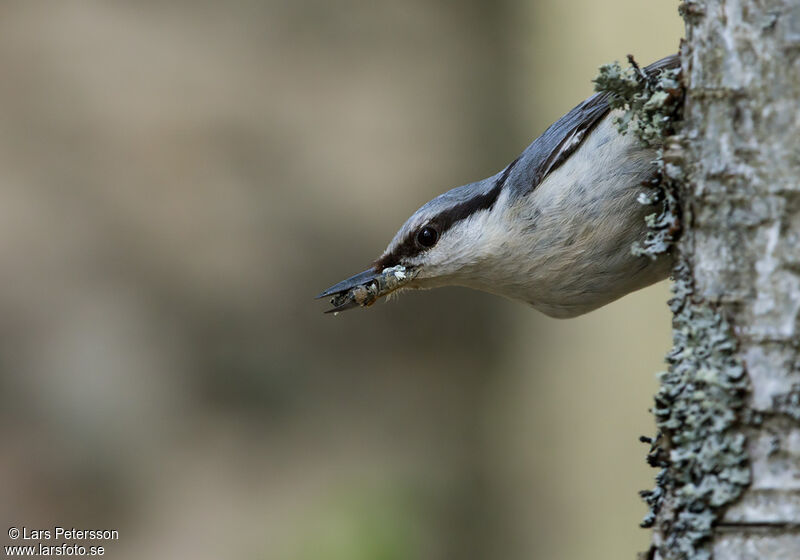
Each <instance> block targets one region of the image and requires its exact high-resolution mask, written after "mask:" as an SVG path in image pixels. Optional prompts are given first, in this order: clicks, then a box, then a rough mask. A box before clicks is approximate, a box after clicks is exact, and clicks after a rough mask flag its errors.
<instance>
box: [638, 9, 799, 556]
mask: <svg viewBox="0 0 800 560" xmlns="http://www.w3.org/2000/svg"><path fill="white" fill-rule="evenodd" d="M681 8H682V10H683V13H684V17H685V19H686V29H687V36H686V42H685V44H684V45H683V49H682V58H683V81H684V85H685V87H686V104H685V108H684V122H683V125H682V127H681V129H680V134H679V136H678V137H677V138H676V139H675V140H674V141H673V142H672V144H671V148H670V149H668V150H667V152H666V155H665V160H666V161H667V166H668V168H669V167H670V166H672V170H671V172H670V170H669V169H668V173H667V174H668V175H672V176H673V177H674V178H676V179H677V178H680V179H681V182H682V185H683V187H682V191H681V197H680V198H681V208H682V224H683V235H682V237H681V239H680V241H679V243H678V247H677V249H678V264H677V266H676V271H675V277H676V278H675V279H676V298H675V300H673V303H672V305H673V311H674V312H675V325H674V327H675V347H674V348H673V351H672V353H671V354H670V356H669V363H670V371H669V372H667V373H666V374H664V376H663V378H662V389H661V392H660V393H659V396H658V397H657V399H656V409H655V413H656V417H657V420H658V423H659V427H660V428H661V431H662V433H663V436H664V440H663V443H662V444H661V446H662V448H663V449H661V450H660V451H657V452H655V453H654V455H653V457H652V462H653V463H654V464H657V465H659V466H661V467H664V469H663V471H662V473H661V474H660V475H659V486H658V487H657V489H656V491H655V492H654V493H651V496H650V498H649V499H648V501H650V502H651V504H653V505H654V506H655V507H654V510H655V514H656V515H655V518H654V522H655V527H654V539H653V544H654V546H653V549H652V550H651V555H652V556H653V557H655V558H664V559H678V558H680V559H695V558H709V557H713V558H714V559H715V560H729V559H737V560H739V559H746V560H750V559H752V560H756V559H758V560H770V559H786V560H790V559H800V2H798V1H790V0H785V1H780V0H764V1H760V2H751V1H748V0H726V1H723V0H707V1H698V2H685V3H684V4H683V5H682V6H681Z"/></svg>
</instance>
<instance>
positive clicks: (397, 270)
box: [317, 266, 416, 313]
mask: <svg viewBox="0 0 800 560" xmlns="http://www.w3.org/2000/svg"><path fill="white" fill-rule="evenodd" d="M414 276H416V272H415V271H413V270H412V269H409V268H406V267H405V266H392V267H389V268H384V269H383V270H381V271H376V270H375V269H373V268H369V269H367V270H365V271H364V272H360V273H358V274H356V275H355V276H352V277H350V278H348V279H347V280H343V281H342V282H339V283H338V284H335V285H333V286H331V287H330V288H328V289H327V290H325V291H324V292H322V293H321V294H319V295H318V296H317V299H319V298H324V297H330V298H331V305H333V309H329V310H328V311H326V312H325V313H338V312H339V311H346V310H347V309H353V308H354V307H368V306H370V305H372V304H373V303H375V301H376V300H377V299H378V298H381V297H383V296H385V295H387V294H390V293H392V292H393V291H395V290H397V289H398V288H400V287H402V286H404V285H405V284H407V283H408V282H409V281H411V279H413V278H414Z"/></svg>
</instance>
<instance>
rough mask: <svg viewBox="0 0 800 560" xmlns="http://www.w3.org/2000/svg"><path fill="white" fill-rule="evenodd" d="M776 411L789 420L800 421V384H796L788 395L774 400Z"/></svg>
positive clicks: (783, 394) (780, 395) (777, 396)
mask: <svg viewBox="0 0 800 560" xmlns="http://www.w3.org/2000/svg"><path fill="white" fill-rule="evenodd" d="M773 406H774V407H775V410H776V411H777V412H779V413H781V414H785V415H787V416H788V417H789V418H793V419H794V420H797V421H800V383H795V384H794V385H792V386H791V388H790V389H789V390H788V391H787V392H786V393H781V394H779V395H776V396H775V397H774V398H773Z"/></svg>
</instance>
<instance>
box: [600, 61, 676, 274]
mask: <svg viewBox="0 0 800 560" xmlns="http://www.w3.org/2000/svg"><path fill="white" fill-rule="evenodd" d="M628 61H629V63H630V66H629V67H628V68H626V69H623V68H622V67H621V66H620V65H619V63H618V62H614V63H612V64H606V65H604V66H602V67H601V68H600V73H599V75H598V76H597V78H595V80H594V82H595V89H596V90H597V91H599V92H604V93H607V94H609V106H610V107H611V108H612V109H620V110H622V112H621V113H620V114H619V115H617V116H615V117H614V121H615V123H616V125H617V129H618V130H619V131H620V133H621V134H627V133H628V132H631V131H633V134H635V135H636V137H637V138H638V139H639V141H640V142H641V143H642V144H643V145H644V146H648V147H656V148H657V152H656V159H655V161H654V162H653V164H654V178H653V180H652V181H651V182H650V183H649V185H647V186H649V187H650V192H649V193H646V194H643V195H642V196H640V197H639V202H640V203H641V204H644V205H653V206H657V207H658V210H656V211H655V212H654V213H652V214H650V215H648V216H647V217H646V221H647V227H648V233H647V235H646V237H645V239H644V240H642V241H641V242H637V243H635V244H634V245H633V246H632V247H631V252H632V253H633V254H634V255H637V256H647V257H649V258H651V259H656V258H658V257H659V256H660V255H663V254H666V253H668V252H669V251H670V250H671V248H672V246H673V245H674V244H675V241H676V240H677V238H678V236H679V235H680V231H681V225H680V224H681V221H680V211H679V210H680V205H679V204H678V198H677V183H678V182H679V181H680V179H681V177H680V173H681V172H680V170H681V167H680V165H675V164H674V162H672V161H670V158H671V159H673V160H674V159H676V158H677V159H680V154H679V151H677V150H675V149H674V148H668V149H666V150H665V146H666V140H667V139H668V138H670V137H672V136H673V135H674V133H675V129H676V123H677V122H678V121H679V120H680V118H681V108H682V101H683V89H682V86H681V83H680V69H679V68H669V69H663V70H660V71H657V72H652V71H646V70H645V71H643V70H642V69H641V68H640V67H639V65H638V64H637V63H636V61H635V60H634V59H633V57H632V56H630V55H628ZM674 146H677V144H674ZM668 153H669V154H671V156H669V157H668Z"/></svg>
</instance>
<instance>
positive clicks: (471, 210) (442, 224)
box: [374, 158, 519, 270]
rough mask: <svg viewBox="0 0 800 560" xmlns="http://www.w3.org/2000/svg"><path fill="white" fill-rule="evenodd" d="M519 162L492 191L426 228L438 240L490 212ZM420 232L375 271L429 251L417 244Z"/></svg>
mask: <svg viewBox="0 0 800 560" xmlns="http://www.w3.org/2000/svg"><path fill="white" fill-rule="evenodd" d="M518 161H519V158H517V159H515V160H514V161H512V162H511V163H510V164H509V165H508V166H507V167H506V168H505V169H504V170H503V174H502V175H501V176H500V177H498V179H497V181H495V183H494V185H493V186H492V188H491V189H489V190H488V191H486V192H485V193H483V194H480V195H477V196H475V197H473V198H471V199H469V200H465V201H464V202H462V203H460V204H456V205H455V206H453V207H452V208H448V209H447V210H444V211H443V212H440V213H439V214H437V215H436V216H434V217H433V218H432V219H430V220H429V221H428V222H427V224H426V226H430V227H433V228H435V229H436V231H437V232H438V239H441V237H442V235H444V234H445V232H446V231H447V230H448V229H450V228H451V227H452V226H453V224H455V223H457V222H460V221H461V220H464V219H466V218H469V217H470V216H472V215H473V214H475V213H476V212H479V211H481V210H490V209H491V208H492V207H493V206H494V203H495V202H496V201H497V198H498V197H499V196H500V192H501V191H502V189H503V185H504V184H505V182H506V181H507V180H508V176H509V175H510V174H511V170H512V169H514V166H515V165H516V164H517V162H518ZM423 227H424V226H423ZM419 231H420V230H419V229H418V230H415V231H412V232H410V233H409V234H408V235H407V236H406V238H405V239H404V240H403V242H402V243H400V244H399V245H398V246H397V247H395V248H394V250H393V251H392V252H391V253H389V254H388V255H384V256H382V257H381V258H380V259H378V260H377V261H376V262H375V265H374V266H375V269H376V270H382V269H384V268H386V267H389V266H395V265H397V264H399V262H400V259H402V258H410V257H414V256H416V255H418V254H420V253H421V252H423V251H424V250H425V249H427V248H428V247H424V246H420V245H419V244H418V243H417V234H418V233H419Z"/></svg>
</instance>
